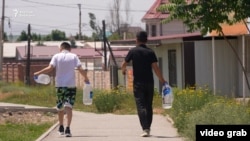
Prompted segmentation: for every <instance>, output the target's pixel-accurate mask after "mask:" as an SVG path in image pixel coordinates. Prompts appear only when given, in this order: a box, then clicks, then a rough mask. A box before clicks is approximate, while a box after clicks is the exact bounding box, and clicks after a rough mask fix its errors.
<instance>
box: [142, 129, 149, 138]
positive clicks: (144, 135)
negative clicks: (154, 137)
mask: <svg viewBox="0 0 250 141" xmlns="http://www.w3.org/2000/svg"><path fill="white" fill-rule="evenodd" d="M149 136H150V130H149V129H145V130H143V132H142V134H141V137H149Z"/></svg>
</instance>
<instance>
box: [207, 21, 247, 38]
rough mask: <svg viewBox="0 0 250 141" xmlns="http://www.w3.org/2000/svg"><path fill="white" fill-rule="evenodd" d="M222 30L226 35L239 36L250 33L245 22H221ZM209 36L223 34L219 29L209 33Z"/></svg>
mask: <svg viewBox="0 0 250 141" xmlns="http://www.w3.org/2000/svg"><path fill="white" fill-rule="evenodd" d="M221 27H222V31H223V33H224V34H225V35H226V36H237V35H245V34H249V32H248V29H247V27H246V25H245V24H244V23H243V22H239V23H236V24H234V25H228V24H221ZM207 36H221V35H219V33H218V32H217V31H212V32H211V33H208V34H207Z"/></svg>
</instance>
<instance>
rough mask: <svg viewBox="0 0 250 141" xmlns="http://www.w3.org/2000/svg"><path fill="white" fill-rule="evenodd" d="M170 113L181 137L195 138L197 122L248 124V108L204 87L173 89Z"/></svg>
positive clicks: (249, 116)
mask: <svg viewBox="0 0 250 141" xmlns="http://www.w3.org/2000/svg"><path fill="white" fill-rule="evenodd" d="M170 116H171V117H172V119H173V120H174V125H175V127H176V128H177V129H178V132H179V133H180V134H181V135H182V136H184V137H186V138H188V139H190V140H195V125H197V124H227V125H228V124H250V121H249V118H250V107H249V106H244V105H242V104H240V103H239V102H236V100H235V99H230V98H226V97H222V96H216V95H213V94H212V93H211V91H210V90H209V89H207V88H198V89H192V88H187V89H183V90H178V89H175V91H174V103H173V108H172V109H171V111H170Z"/></svg>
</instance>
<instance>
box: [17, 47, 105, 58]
mask: <svg viewBox="0 0 250 141" xmlns="http://www.w3.org/2000/svg"><path fill="white" fill-rule="evenodd" d="M26 52H27V47H25V46H19V47H17V54H18V57H19V59H25V58H26ZM58 52H59V48H58V46H34V47H31V49H30V53H31V58H33V59H36V60H37V59H50V58H52V56H53V55H55V54H56V53H58ZM71 52H72V53H75V54H76V55H77V56H78V57H79V58H94V57H100V56H101V55H100V54H99V53H98V52H96V51H95V50H94V49H93V48H72V49H71Z"/></svg>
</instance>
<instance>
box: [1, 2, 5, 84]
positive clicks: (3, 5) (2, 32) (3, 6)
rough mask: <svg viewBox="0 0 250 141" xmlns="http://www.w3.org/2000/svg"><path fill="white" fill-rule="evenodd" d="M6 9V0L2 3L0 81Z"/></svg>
mask: <svg viewBox="0 0 250 141" xmlns="http://www.w3.org/2000/svg"><path fill="white" fill-rule="evenodd" d="M4 11H5V0H3V4H2V18H1V27H0V31H1V33H0V81H1V80H3V42H4V17H5V16H4Z"/></svg>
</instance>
